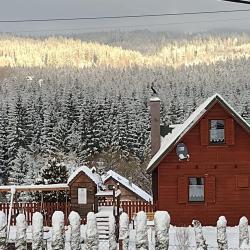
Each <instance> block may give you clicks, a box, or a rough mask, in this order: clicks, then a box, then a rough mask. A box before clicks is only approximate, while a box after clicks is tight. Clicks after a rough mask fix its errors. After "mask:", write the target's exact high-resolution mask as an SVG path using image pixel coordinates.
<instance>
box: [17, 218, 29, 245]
mask: <svg viewBox="0 0 250 250" xmlns="http://www.w3.org/2000/svg"><path fill="white" fill-rule="evenodd" d="M16 227H17V231H16V242H15V247H16V249H18V250H27V236H26V229H27V222H26V219H25V215H24V214H19V215H18V216H17V217H16Z"/></svg>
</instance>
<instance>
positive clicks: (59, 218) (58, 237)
mask: <svg viewBox="0 0 250 250" xmlns="http://www.w3.org/2000/svg"><path fill="white" fill-rule="evenodd" d="M64 246H65V232H64V214H63V212H62V211H55V212H54V213H53V216H52V249H53V250H61V249H64Z"/></svg>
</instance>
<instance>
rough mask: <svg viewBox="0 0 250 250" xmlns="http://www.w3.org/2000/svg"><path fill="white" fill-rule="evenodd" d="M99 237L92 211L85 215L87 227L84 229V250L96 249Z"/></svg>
mask: <svg viewBox="0 0 250 250" xmlns="http://www.w3.org/2000/svg"><path fill="white" fill-rule="evenodd" d="M98 245H99V238H98V230H97V223H96V217H95V214H94V213H93V212H89V213H88V215H87V229H86V246H85V249H86V250H98Z"/></svg>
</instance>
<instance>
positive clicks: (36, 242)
mask: <svg viewBox="0 0 250 250" xmlns="http://www.w3.org/2000/svg"><path fill="white" fill-rule="evenodd" d="M32 249H33V250H43V215H42V214H41V213H39V212H35V213H34V214H33V216H32Z"/></svg>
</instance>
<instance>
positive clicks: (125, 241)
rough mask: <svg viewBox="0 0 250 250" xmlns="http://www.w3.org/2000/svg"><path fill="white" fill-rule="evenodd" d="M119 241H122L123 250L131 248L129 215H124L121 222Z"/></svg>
mask: <svg viewBox="0 0 250 250" xmlns="http://www.w3.org/2000/svg"><path fill="white" fill-rule="evenodd" d="M119 239H121V240H122V247H123V248H122V249H124V250H128V247H129V218H128V214H126V213H124V212H123V213H122V214H121V215H120V221H119Z"/></svg>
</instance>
